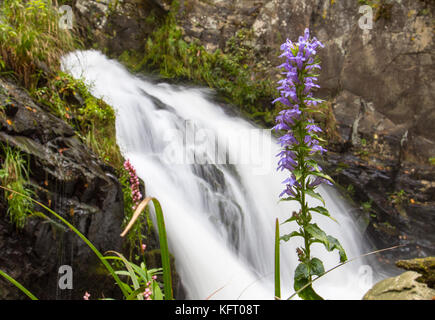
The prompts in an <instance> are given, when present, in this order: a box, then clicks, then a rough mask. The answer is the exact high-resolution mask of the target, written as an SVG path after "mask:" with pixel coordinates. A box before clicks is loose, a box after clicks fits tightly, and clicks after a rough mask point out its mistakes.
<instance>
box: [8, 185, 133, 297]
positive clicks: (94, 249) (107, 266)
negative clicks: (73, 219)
mask: <svg viewBox="0 0 435 320" xmlns="http://www.w3.org/2000/svg"><path fill="white" fill-rule="evenodd" d="M0 188H2V189H5V190H7V191H9V192H13V193H16V194H19V195H21V196H23V197H26V198H27V199H29V200H30V201H32V202H34V203H36V204H38V205H40V206H41V207H43V208H44V209H45V210H47V211H48V212H50V213H51V214H52V215H54V216H55V217H56V218H58V219H59V220H60V221H62V222H63V223H64V224H66V225H67V226H68V227H69V228H70V229H71V230H72V231H73V232H75V234H77V235H78V236H79V237H80V238H81V239H82V240H83V241H84V242H85V243H86V244H87V245H88V246H89V248H91V250H92V251H93V252H94V253H95V254H96V255H97V257H98V258H99V259H100V261H101V262H102V263H103V265H104V266H105V267H106V269H107V270H108V271H109V272H110V274H111V275H112V277H113V278H114V279H115V281H116V283H117V284H118V286H119V288H120V289H121V291H122V293H123V294H124V296H125V297H128V296H129V293H128V292H127V291H126V290H125V288H124V287H123V285H122V281H121V280H120V279H119V277H118V276H117V275H116V273H115V271H114V270H113V268H112V267H111V266H110V264H109V263H108V262H107V261H106V260H105V259H104V256H103V255H102V254H101V252H100V251H98V249H97V248H96V247H95V246H94V245H93V244H92V243H91V242H90V241H89V240H88V239H87V238H86V237H85V236H84V235H83V234H82V233H81V232H80V231H79V230H77V229H76V228H75V227H74V226H73V225H72V224H71V223H69V222H68V221H67V220H65V219H64V218H62V217H61V216H60V215H59V214H57V213H56V212H54V211H53V210H51V209H50V208H49V207H47V206H45V205H44V204H42V203H41V202H39V201H36V200H34V199H32V198H30V197H28V196H26V195H24V194H22V193H19V192H17V191H15V190H12V189H9V188H6V187H3V186H0Z"/></svg>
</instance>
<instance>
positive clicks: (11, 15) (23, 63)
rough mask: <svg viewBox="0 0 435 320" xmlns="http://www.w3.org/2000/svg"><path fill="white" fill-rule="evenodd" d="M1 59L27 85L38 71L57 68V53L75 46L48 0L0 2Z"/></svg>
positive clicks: (8, 0) (36, 79) (34, 83)
mask: <svg viewBox="0 0 435 320" xmlns="http://www.w3.org/2000/svg"><path fill="white" fill-rule="evenodd" d="M0 16H1V19H0V60H2V61H3V65H2V67H3V69H7V70H8V71H13V73H14V74H15V75H16V76H17V78H18V79H19V80H20V81H22V82H23V84H24V86H25V87H27V88H34V87H35V86H36V85H37V83H38V81H39V78H40V76H41V73H43V72H47V71H49V70H57V69H58V68H59V57H60V56H61V55H62V54H64V53H65V52H67V51H69V50H72V49H73V48H74V38H73V37H72V35H71V33H70V32H69V31H68V30H63V29H61V28H60V27H59V14H58V12H57V10H56V8H55V7H54V5H53V3H52V1H51V0H27V1H26V0H25V1H21V0H4V1H3V2H2V4H1V5H0Z"/></svg>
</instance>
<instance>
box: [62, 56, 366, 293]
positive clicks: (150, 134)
mask: <svg viewBox="0 0 435 320" xmlns="http://www.w3.org/2000/svg"><path fill="white" fill-rule="evenodd" d="M62 66H63V69H64V70H65V71H67V72H69V73H70V74H71V75H72V76H74V77H75V78H82V79H83V80H84V81H85V82H86V83H87V84H88V85H90V90H91V92H92V94H93V95H95V96H97V97H100V98H102V99H104V100H105V101H106V102H107V103H108V104H110V105H111V106H113V108H114V109H115V112H116V130H117V142H118V144H119V146H120V148H121V150H122V153H123V155H124V156H125V157H126V158H128V159H130V161H131V163H132V164H133V165H134V167H135V168H136V171H137V174H138V175H139V176H140V177H141V178H142V179H143V180H144V181H145V184H146V192H147V195H150V196H154V197H156V198H157V199H159V201H160V202H161V204H162V209H163V213H164V215H165V222H166V227H167V234H168V241H169V249H170V251H171V252H172V253H173V255H174V256H175V262H176V268H177V271H178V273H179V274H180V277H181V280H182V283H183V286H184V288H185V289H186V292H187V298H188V299H206V298H207V297H209V296H210V295H212V294H213V293H214V294H213V295H212V297H211V299H272V298H273V293H274V290H273V263H274V224H275V219H276V218H277V217H278V218H279V220H280V222H283V221H284V220H285V219H287V218H288V217H289V216H290V215H291V212H292V211H293V210H296V209H297V206H296V203H293V202H278V195H279V194H280V192H281V191H282V189H283V185H282V183H281V182H282V181H283V180H284V179H285V173H282V172H277V171H276V170H275V167H276V161H277V159H276V157H275V155H276V154H277V153H278V150H279V146H278V145H277V144H276V143H275V142H274V141H273V139H271V136H270V130H260V128H257V127H256V126H254V125H253V124H251V123H249V122H248V121H246V120H243V119H241V118H240V117H236V116H234V115H229V114H228V112H226V111H225V109H224V108H222V107H221V106H219V105H218V104H217V103H215V102H213V100H212V99H211V94H212V92H211V91H209V90H205V89H201V88H192V87H186V86H176V85H169V84H166V83H155V82H153V81H150V80H149V79H146V78H144V77H139V76H135V75H132V74H131V73H129V72H128V71H127V70H126V69H125V68H124V67H123V66H122V65H121V64H119V63H118V62H116V61H114V60H109V59H108V58H106V57H105V56H104V55H103V54H101V53H100V52H97V51H77V52H73V53H70V54H68V55H67V56H65V57H64V58H63V60H62ZM318 190H319V192H320V193H321V194H322V196H323V197H324V199H325V201H326V207H327V208H328V210H329V211H330V213H331V215H332V216H334V217H335V218H336V220H337V221H338V223H336V222H334V221H332V220H330V219H328V218H327V217H324V216H320V215H319V216H315V218H314V220H315V221H316V222H317V223H318V224H319V225H320V226H321V227H322V228H323V229H324V230H325V231H326V233H327V234H330V235H332V236H334V237H336V238H337V239H338V240H339V241H340V242H341V243H342V245H343V247H344V248H345V250H346V252H347V255H348V257H356V256H358V255H360V254H361V253H362V252H363V245H362V242H363V240H362V236H361V234H360V232H359V229H358V227H357V224H356V222H355V221H354V219H353V218H352V215H351V214H350V212H351V208H350V207H349V206H348V205H347V204H346V203H345V202H344V201H343V200H342V199H341V198H340V197H339V195H338V194H337V193H336V192H335V190H334V189H333V188H330V187H320V188H319V189H318ZM309 201H310V204H316V205H318V201H317V200H314V199H310V200H309ZM281 228H282V232H285V231H289V232H290V231H292V230H294V229H295V224H294V225H290V224H285V225H282V227H281ZM282 232H281V233H282ZM301 245H302V241H300V242H298V240H297V238H292V240H290V241H289V242H287V243H282V245H281V270H282V276H281V277H282V286H283V288H282V292H283V297H288V296H289V295H290V294H291V293H293V292H294V291H293V280H292V278H293V272H294V269H295V267H296V266H297V264H298V261H297V255H296V248H297V246H301ZM312 253H313V256H316V257H319V258H320V259H321V260H323V261H324V264H325V269H329V268H331V267H333V266H335V265H336V264H338V262H339V258H338V253H337V252H326V250H325V249H324V248H323V246H320V245H313V247H312ZM369 271H370V267H369V266H367V265H364V264H363V261H362V260H358V261H355V262H352V263H349V264H347V265H345V266H343V267H341V269H338V270H336V271H333V272H331V273H329V274H328V275H326V276H325V277H323V278H321V279H319V280H318V281H316V282H315V283H314V284H313V286H314V288H315V289H316V291H317V292H318V293H319V294H320V295H322V296H323V297H325V298H327V299H361V298H362V296H363V294H364V293H365V292H366V291H367V290H368V289H369V288H370V287H371V285H372V284H373V281H374V279H372V278H373V277H372V275H371V273H370V272H369Z"/></svg>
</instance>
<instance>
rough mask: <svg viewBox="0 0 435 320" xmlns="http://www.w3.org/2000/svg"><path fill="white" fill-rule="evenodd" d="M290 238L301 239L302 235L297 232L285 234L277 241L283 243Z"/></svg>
mask: <svg viewBox="0 0 435 320" xmlns="http://www.w3.org/2000/svg"><path fill="white" fill-rule="evenodd" d="M292 237H303V235H302V234H301V233H299V232H297V231H293V232H291V233H289V234H285V235H283V236H281V237H280V238H279V239H280V240H283V241H289V240H290V238H292Z"/></svg>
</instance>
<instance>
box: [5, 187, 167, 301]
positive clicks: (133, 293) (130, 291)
mask: <svg viewBox="0 0 435 320" xmlns="http://www.w3.org/2000/svg"><path fill="white" fill-rule="evenodd" d="M0 188H2V189H3V190H5V191H8V192H11V193H13V194H14V195H17V196H22V197H24V198H26V199H27V200H28V201H30V202H32V203H35V204H37V205H39V206H41V207H42V208H44V209H45V210H46V211H47V212H49V213H50V214H52V215H53V216H54V217H55V218H57V219H58V220H60V221H61V222H62V223H63V224H65V225H66V226H67V227H68V228H70V229H71V230H72V231H73V232H74V233H75V234H76V235H77V236H79V237H80V238H81V239H82V240H83V241H84V242H85V243H86V244H87V245H88V246H89V248H90V249H91V250H92V251H93V252H94V253H95V255H96V256H97V257H98V259H99V260H100V261H101V263H102V264H103V265H104V267H105V268H106V269H107V271H109V273H110V274H111V275H112V277H113V278H114V280H115V282H116V284H117V285H118V287H119V289H120V290H121V291H122V293H123V295H124V298H125V299H127V300H132V299H135V298H137V299H138V300H143V295H142V293H143V290H145V289H146V287H149V288H152V295H151V298H152V299H155V300H159V299H163V296H162V293H161V289H160V287H159V285H158V282H157V281H155V279H153V276H155V275H157V274H160V271H161V269H150V270H147V268H146V266H145V263H141V265H140V266H137V265H135V264H134V263H132V262H130V261H128V260H127V259H125V257H124V256H123V255H122V254H120V253H118V252H115V251H109V253H113V254H115V255H114V256H103V254H102V253H101V252H100V251H99V250H98V249H97V248H96V247H95V246H94V245H93V244H92V242H90V241H89V239H87V238H86V237H85V236H84V235H83V234H82V233H81V232H80V231H79V230H78V229H77V228H75V227H74V226H73V225H72V224H71V223H69V222H68V221H67V220H66V219H65V218H63V217H62V216H60V215H59V214H57V213H56V212H54V211H53V210H51V209H50V208H49V207H47V206H46V205H44V204H42V203H41V202H39V201H36V200H34V199H32V198H31V197H30V196H28V195H25V194H22V193H20V192H17V191H14V190H12V189H10V188H8V187H3V186H0ZM149 199H150V200H152V202H153V204H154V208H155V210H156V216H157V222H158V229H159V239H160V247H161V256H162V265H163V269H162V270H163V279H164V293H165V295H164V298H165V299H166V300H172V298H173V297H172V280H171V268H170V264H169V250H168V243H167V238H166V229H165V223H164V218H163V212H162V209H161V206H160V203H159V201H158V200H157V199H154V198H149ZM146 204H147V203H146ZM146 204H145V205H142V206H140V208H138V210H137V212H138V214H140V212H141V211H142V210H143V208H144V207H145V206H146ZM39 216H40V217H43V218H46V219H49V218H48V217H47V216H45V215H44V214H43V213H39ZM134 221H135V220H132V221H131V224H133V223H134ZM130 227H131V226H130ZM127 231H128V229H126V230H125V231H124V233H123V234H124V235H125V233H127ZM117 260H120V261H122V262H123V264H124V266H125V267H126V269H127V271H123V270H117V271H115V270H114V269H113V267H112V266H111V265H110V263H109V262H108V261H117ZM0 275H1V276H3V277H4V278H6V279H7V280H8V281H10V282H11V283H12V284H14V285H15V286H17V287H18V288H19V289H20V290H21V291H23V292H24V293H25V294H27V295H28V296H29V297H30V298H32V299H36V297H35V296H34V295H33V294H31V293H30V292H29V291H28V290H27V289H25V288H24V287H23V286H22V285H21V284H20V283H19V282H17V281H16V280H14V279H13V278H11V277H10V276H8V275H7V274H6V273H4V272H3V271H1V270H0ZM118 275H119V276H128V277H130V279H131V280H132V282H133V284H132V286H130V284H128V283H126V282H124V281H121V279H120V278H119V276H118ZM148 282H150V284H149V285H147V283H148Z"/></svg>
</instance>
